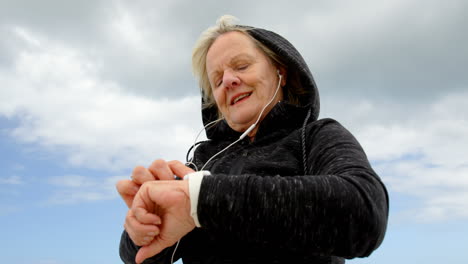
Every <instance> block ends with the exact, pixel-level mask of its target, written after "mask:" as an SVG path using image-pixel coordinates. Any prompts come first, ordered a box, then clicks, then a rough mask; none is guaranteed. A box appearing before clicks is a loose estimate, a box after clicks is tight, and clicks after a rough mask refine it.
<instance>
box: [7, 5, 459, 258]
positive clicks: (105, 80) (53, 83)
mask: <svg viewBox="0 0 468 264" xmlns="http://www.w3.org/2000/svg"><path fill="white" fill-rule="evenodd" d="M466 10H468V2H467V1H464V0H447V1H437V0H393V1H371V0H355V1H344V0H343V1H338V0H333V1H331V0H327V1H325V0H322V1H317V0H299V1H295V2H294V3H293V2H291V1H277V2H273V1H264V0H259V1H246V0H239V1H184V0H175V1H154V0H153V1H149V0H147V1H123V0H122V1H103V0H97V1H62V0H43V1H26V0H1V1H0V35H1V36H2V37H1V38H0V168H1V170H0V232H1V234H2V239H1V240H0V248H1V250H0V262H1V263H15V264H25V263H29V264H30V263H32V264H62V263H70V264H81V263H100V264H102V263H104V264H106V263H120V259H119V256H118V244H119V239H120V234H121V231H122V228H123V221H124V217H125V213H126V210H127V209H126V206H125V205H124V203H123V202H122V201H121V200H120V198H119V196H118V194H117V192H116V190H115V183H116V181H117V180H119V179H126V178H129V176H130V175H131V171H132V169H133V168H134V167H135V166H137V165H143V166H148V165H149V164H150V163H151V162H152V161H153V160H155V159H158V158H163V159H166V160H173V159H177V160H182V161H183V160H184V159H185V153H186V151H187V149H188V147H189V146H190V145H191V144H192V143H193V141H194V140H195V137H196V135H197V133H198V131H199V130H200V129H201V128H202V125H201V117H200V113H199V111H200V105H199V103H200V97H199V90H198V86H197V81H196V80H195V78H194V77H193V75H192V72H191V61H190V59H191V50H192V46H193V44H194V43H195V41H196V40H197V38H198V36H199V34H200V33H201V32H202V31H203V30H205V29H206V28H207V27H209V26H212V25H213V24H214V23H215V21H216V20H217V18H218V17H219V16H221V15H223V14H231V15H234V16H236V17H238V18H239V21H240V23H241V24H246V25H251V26H257V27H262V28H266V29H269V30H273V31H275V32H277V33H279V34H281V35H283V36H284V37H285V38H287V39H288V40H289V41H290V42H291V43H293V44H294V45H295V46H296V48H297V49H298V50H299V51H300V52H301V54H302V55H303V57H304V58H305V60H306V61H307V63H308V65H309V67H310V69H311V71H312V73H313V74H314V77H315V79H316V82H317V85H318V87H319V90H320V97H321V113H320V118H326V117H331V118H334V119H336V120H338V121H339V122H340V123H342V124H343V125H344V126H345V127H346V128H348V129H349V130H350V131H351V133H353V135H354V136H355V137H356V138H357V139H358V140H359V142H360V143H361V144H362V146H363V147H364V149H365V151H366V153H367V155H368V157H369V160H370V161H371V163H372V165H373V167H374V168H375V170H376V172H377V173H378V174H379V175H380V176H381V178H382V180H383V181H384V183H385V184H386V186H387V188H388V191H389V195H390V217H389V224H388V229H387V234H386V238H385V240H384V242H383V243H382V245H381V246H380V248H378V249H377V250H376V251H375V252H374V253H373V254H372V255H371V256H370V257H368V258H362V259H354V260H351V261H348V262H347V263H360V264H369V263H380V264H390V263H425V264H435V263H462V262H464V261H465V259H466V256H465V254H466V253H465V252H466V251H467V250H468V240H467V237H468V153H467V152H466V147H467V146H468V137H466V135H467V134H468V108H467V107H466V103H467V102H468V74H467V73H466V69H467V68H468V34H466V28H468V16H466ZM178 263H181V262H178Z"/></svg>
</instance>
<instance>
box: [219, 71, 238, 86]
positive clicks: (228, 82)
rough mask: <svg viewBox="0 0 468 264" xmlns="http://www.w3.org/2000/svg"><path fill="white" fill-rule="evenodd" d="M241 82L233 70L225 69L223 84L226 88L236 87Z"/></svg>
mask: <svg viewBox="0 0 468 264" xmlns="http://www.w3.org/2000/svg"><path fill="white" fill-rule="evenodd" d="M240 83H241V80H240V79H239V77H237V75H236V74H234V72H232V71H230V70H226V71H225V72H224V75H223V84H224V86H225V87H226V88H235V87H238V86H239V85H240Z"/></svg>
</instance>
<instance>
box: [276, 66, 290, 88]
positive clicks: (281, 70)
mask: <svg viewBox="0 0 468 264" xmlns="http://www.w3.org/2000/svg"><path fill="white" fill-rule="evenodd" d="M278 71H279V74H281V77H282V79H281V87H283V86H285V85H286V81H287V79H288V72H287V71H286V69H285V68H284V67H278Z"/></svg>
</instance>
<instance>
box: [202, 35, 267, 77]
mask: <svg viewBox="0 0 468 264" xmlns="http://www.w3.org/2000/svg"><path fill="white" fill-rule="evenodd" d="M261 53H262V52H261V51H260V50H259V49H258V48H257V47H256V46H255V43H254V42H253V41H252V40H251V39H250V37H248V36H246V35H245V34H244V33H241V32H237V31H232V32H228V33H224V34H222V35H221V36H219V37H218V38H217V39H216V40H215V41H214V42H213V44H212V45H211V47H210V48H209V50H208V53H207V55H206V68H207V70H208V72H210V70H215V68H217V67H220V66H222V65H224V64H227V63H229V62H230V61H231V60H232V59H233V58H236V57H239V55H246V56H248V57H258V56H261V55H262V54H261Z"/></svg>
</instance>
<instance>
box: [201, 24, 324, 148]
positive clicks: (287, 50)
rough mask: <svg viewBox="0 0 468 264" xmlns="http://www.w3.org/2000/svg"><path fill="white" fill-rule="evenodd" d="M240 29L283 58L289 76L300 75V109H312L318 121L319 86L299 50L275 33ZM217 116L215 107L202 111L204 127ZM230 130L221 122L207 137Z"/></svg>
mask: <svg viewBox="0 0 468 264" xmlns="http://www.w3.org/2000/svg"><path fill="white" fill-rule="evenodd" d="M240 27H244V28H247V29H248V30H247V33H248V34H250V35H251V36H252V37H253V38H255V39H256V40H258V41H260V42H261V43H262V44H264V45H265V46H267V47H269V48H270V49H271V50H272V51H274V52H275V53H276V54H278V55H279V56H280V57H282V59H283V61H284V62H285V64H286V68H287V72H288V74H290V73H292V72H295V73H296V74H297V75H298V77H299V81H300V84H301V85H302V87H303V88H304V90H305V91H306V94H303V95H301V96H300V97H299V101H300V105H299V107H302V108H308V109H310V111H311V115H310V121H315V120H317V118H318V115H319V111H320V98H319V93H318V89H317V85H316V84H315V81H314V78H313V76H312V73H311V72H310V70H309V67H308V66H307V63H306V62H305V61H304V59H303V58H302V56H301V54H300V53H299V52H298V51H297V49H296V48H295V47H294V46H293V45H292V44H291V43H290V42H289V41H288V40H286V39H285V38H283V37H282V36H280V35H278V34H276V33H275V32H272V31H269V30H265V29H261V28H253V27H248V26H240ZM289 80H290V78H288V80H287V81H286V85H285V86H284V87H283V90H284V91H286V90H288V87H289ZM284 94H285V95H286V94H287V92H284ZM286 100H287V99H286ZM202 105H203V96H202ZM217 116H218V110H217V109H216V107H215V106H213V107H209V108H204V109H202V118H203V124H204V125H207V124H208V123H210V122H212V121H214V120H216V119H217ZM229 130H232V129H230V128H229V126H228V125H227V123H226V122H225V121H221V122H219V123H218V124H216V125H214V126H212V127H211V128H208V129H206V135H207V137H208V138H209V139H213V138H215V137H216V135H219V134H220V133H222V134H226V132H233V130H232V131H229ZM234 133H237V132H234ZM229 134H230V133H229Z"/></svg>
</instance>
